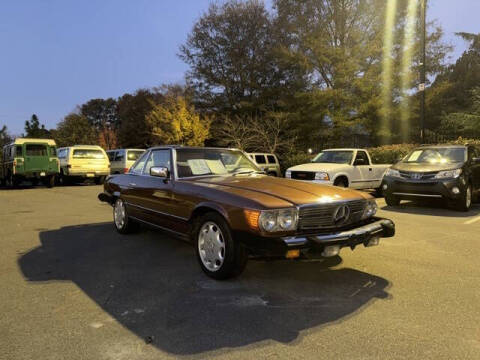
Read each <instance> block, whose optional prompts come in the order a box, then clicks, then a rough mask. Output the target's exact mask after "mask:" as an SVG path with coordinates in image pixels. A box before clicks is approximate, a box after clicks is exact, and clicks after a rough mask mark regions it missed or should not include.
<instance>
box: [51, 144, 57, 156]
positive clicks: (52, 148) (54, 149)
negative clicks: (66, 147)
mask: <svg viewBox="0 0 480 360" xmlns="http://www.w3.org/2000/svg"><path fill="white" fill-rule="evenodd" d="M50 156H57V148H56V147H55V146H50Z"/></svg>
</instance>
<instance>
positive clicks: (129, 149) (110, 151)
mask: <svg viewBox="0 0 480 360" xmlns="http://www.w3.org/2000/svg"><path fill="white" fill-rule="evenodd" d="M122 150H125V151H131V150H133V151H147V150H145V149H135V148H122V149H111V150H105V151H106V152H107V153H112V152H115V151H122Z"/></svg>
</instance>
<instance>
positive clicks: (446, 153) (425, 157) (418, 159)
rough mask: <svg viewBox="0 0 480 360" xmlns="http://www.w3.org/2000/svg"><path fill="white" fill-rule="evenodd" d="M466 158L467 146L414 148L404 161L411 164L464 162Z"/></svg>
mask: <svg viewBox="0 0 480 360" xmlns="http://www.w3.org/2000/svg"><path fill="white" fill-rule="evenodd" d="M465 160H466V151H465V148H454V147H446V148H430V149H428V148H427V149H416V150H413V151H412V152H411V153H410V154H408V155H407V156H406V157H405V159H403V161H402V162H404V163H409V164H412V163H414V164H425V163H427V164H450V163H458V162H464V161H465Z"/></svg>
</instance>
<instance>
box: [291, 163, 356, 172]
mask: <svg viewBox="0 0 480 360" xmlns="http://www.w3.org/2000/svg"><path fill="white" fill-rule="evenodd" d="M349 166H350V165H348V164H331V163H306V164H301V165H297V166H293V167H291V168H288V170H290V171H332V170H334V171H338V170H340V169H343V168H347V167H349Z"/></svg>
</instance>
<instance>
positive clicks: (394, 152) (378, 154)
mask: <svg viewBox="0 0 480 360" xmlns="http://www.w3.org/2000/svg"><path fill="white" fill-rule="evenodd" d="M417 146H418V145H416V144H395V145H383V146H379V147H374V148H370V149H368V152H369V153H370V156H371V158H372V161H373V163H374V164H394V163H396V162H397V161H398V160H399V159H401V158H403V157H404V156H406V155H407V154H408V153H409V152H410V151H412V150H413V149H414V148H415V147H417Z"/></svg>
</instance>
